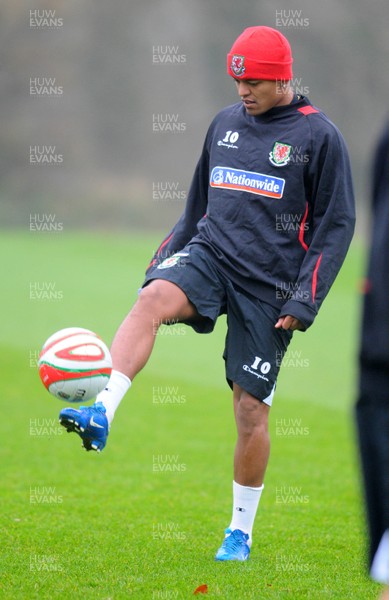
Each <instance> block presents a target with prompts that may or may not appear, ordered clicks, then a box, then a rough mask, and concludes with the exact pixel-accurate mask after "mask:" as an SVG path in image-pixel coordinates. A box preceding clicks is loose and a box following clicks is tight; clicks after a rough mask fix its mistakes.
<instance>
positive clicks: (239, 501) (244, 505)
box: [229, 481, 264, 546]
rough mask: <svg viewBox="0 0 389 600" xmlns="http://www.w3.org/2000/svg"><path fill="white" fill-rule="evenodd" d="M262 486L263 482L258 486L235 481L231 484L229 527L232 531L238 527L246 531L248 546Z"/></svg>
mask: <svg viewBox="0 0 389 600" xmlns="http://www.w3.org/2000/svg"><path fill="white" fill-rule="evenodd" d="M263 488H264V485H263V484H262V485H261V487H258V488H255V487H247V486H245V485H239V483H236V481H234V482H233V484H232V489H233V496H234V500H233V507H232V519H231V524H230V526H229V529H231V530H232V531H234V529H240V530H241V531H244V532H245V533H248V534H249V536H250V537H249V540H248V544H249V546H251V540H252V533H253V525H254V519H255V515H256V513H257V508H258V503H259V499H260V497H261V494H262V490H263Z"/></svg>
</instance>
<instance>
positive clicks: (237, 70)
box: [231, 54, 246, 77]
mask: <svg viewBox="0 0 389 600" xmlns="http://www.w3.org/2000/svg"><path fill="white" fill-rule="evenodd" d="M231 71H232V72H233V74H234V75H237V76H238V77H241V76H242V75H244V72H245V71H246V67H245V66H244V56H240V55H239V54H234V56H233V57H232V59H231Z"/></svg>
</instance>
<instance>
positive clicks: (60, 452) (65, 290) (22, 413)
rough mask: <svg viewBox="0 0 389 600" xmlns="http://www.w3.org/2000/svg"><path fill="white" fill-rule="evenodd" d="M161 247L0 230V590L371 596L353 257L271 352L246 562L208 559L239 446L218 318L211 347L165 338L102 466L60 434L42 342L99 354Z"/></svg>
mask: <svg viewBox="0 0 389 600" xmlns="http://www.w3.org/2000/svg"><path fill="white" fill-rule="evenodd" d="M158 241H159V238H158V236H157V237H151V236H150V235H147V236H146V235H145V236H140V235H134V234H128V235H127V236H125V235H123V234H120V235H114V234H106V233H100V234H98V233H95V234H82V233H68V232H66V231H64V232H62V233H57V234H55V233H51V234H50V233H42V232H41V233H39V232H35V233H34V232H30V233H28V234H26V233H24V234H23V233H18V232H15V233H12V234H11V233H10V234H2V237H1V241H0V244H1V255H2V256H3V257H8V258H7V260H8V263H7V264H6V265H5V267H4V266H3V269H4V272H3V292H2V315H3V320H2V324H1V340H2V341H1V348H0V352H1V365H2V373H3V385H2V410H3V414H2V417H3V418H2V422H1V432H2V434H1V446H2V450H1V451H2V460H1V469H2V478H1V482H2V485H1V488H2V493H1V507H2V510H1V521H2V536H1V537H2V548H1V555H2V560H1V569H2V572H1V583H0V597H1V598H6V599H13V598H28V599H34V598H37V599H38V598H39V599H42V598H44V599H46V598H47V599H52V598H64V599H78V598H80V599H81V598H83V599H84V598H96V599H105V600H108V599H112V600H118V599H122V598H150V599H164V598H169V599H173V598H179V599H181V598H191V597H192V596H193V592H194V591H195V590H196V588H197V587H198V586H200V585H202V584H206V585H207V586H208V594H207V596H206V597H208V598H221V599H234V600H235V599H236V600H240V599H246V598H247V599H249V598H250V599H251V598H255V599H256V598H258V599H267V598H277V599H278V598H290V599H292V600H299V599H300V598H301V599H303V598H312V599H314V600H316V599H321V598H331V599H332V598H334V599H339V600H346V599H349V598H350V599H356V600H362V599H363V600H368V599H373V598H376V597H377V594H378V590H379V586H377V585H375V584H373V583H372V582H371V581H370V580H369V579H368V577H367V576H366V572H365V563H364V548H365V537H364V536H365V533H364V520H363V505H362V502H361V499H360V488H359V473H358V463H357V456H356V448H355V444H354V430H353V414H352V408H353V403H354V399H355V376H356V369H355V355H356V344H357V339H358V324H359V301H358V292H357V283H358V279H359V278H360V275H361V273H362V271H363V253H362V251H361V250H360V249H359V248H358V247H354V248H353V249H352V252H350V254H349V257H348V259H347V262H346V264H345V267H344V269H343V271H342V273H341V275H340V276H339V278H338V280H337V281H336V284H335V286H334V288H333V289H332V291H331V293H330V296H329V297H328V299H327V301H326V302H325V304H324V306H323V309H322V311H321V313H320V315H319V317H318V319H317V321H316V323H315V325H314V327H312V329H311V330H309V331H308V332H307V333H306V334H298V333H297V334H296V335H295V337H294V340H293V342H292V345H291V348H290V350H289V353H288V355H287V357H286V358H285V359H284V368H283V370H282V373H281V376H280V378H279V385H278V393H277V394H276V398H275V401H274V405H273V408H272V413H271V432H272V452H271V459H270V464H269V468H268V472H267V476H266V481H265V490H264V493H263V495H262V499H261V503H260V506H259V511H258V516H257V520H256V524H255V528H254V545H253V549H252V553H251V558H250V560H249V561H248V562H247V563H239V564H219V563H215V562H214V560H213V556H214V553H215V551H216V549H217V548H218V546H219V545H220V542H221V540H222V536H223V529H224V528H225V527H226V526H227V525H228V524H229V520H230V516H231V493H230V492H231V488H232V452H233V446H234V442H235V429H234V421H233V415H232V406H231V399H230V392H229V389H228V388H227V386H226V384H225V380H224V370H223V369H224V366H223V361H222V359H221V354H222V350H223V342H224V334H225V322H224V320H220V321H219V323H218V326H217V328H216V330H215V332H214V333H213V334H212V335H208V336H199V335H196V334H194V333H193V332H192V331H191V330H189V329H188V328H184V327H183V326H180V325H177V326H175V327H174V328H170V329H169V328H163V329H161V331H160V333H159V334H158V339H157V341H156V347H155V351H154V354H153V356H152V358H151V360H150V362H149V364H148V365H147V367H146V369H145V370H144V371H143V372H142V373H141V374H140V375H139V377H138V378H137V379H136V380H135V382H134V384H133V386H132V389H131V390H130V392H129V394H128V396H127V398H126V399H125V401H124V402H123V403H122V405H121V406H120V408H119V410H118V413H117V416H116V420H115V422H114V424H113V427H112V431H111V435H110V438H109V441H108V445H107V448H106V450H105V451H104V452H103V453H102V454H101V455H97V454H95V453H86V452H84V451H83V450H82V449H81V447H80V443H81V442H80V440H79V438H78V436H76V435H75V434H72V435H67V434H66V432H65V431H64V430H62V429H61V428H60V427H59V426H58V424H57V417H58V412H59V410H60V409H61V408H63V407H64V406H65V404H63V403H61V402H60V401H58V400H56V399H55V398H53V397H51V396H50V395H49V394H48V393H47V392H46V391H45V389H44V388H43V386H42V384H41V382H40V380H39V377H38V374H37V370H36V359H37V354H38V353H39V350H40V347H41V345H42V344H43V342H44V341H45V339H46V338H47V337H48V336H49V335H51V334H52V333H53V332H55V331H56V330H58V329H61V328H63V327H68V326H81V327H87V328H90V329H93V330H95V331H97V332H98V333H99V334H100V335H101V336H102V337H103V338H104V339H105V340H106V342H107V343H110V342H111V340H112V337H113V335H114V333H115V331H116V329H117V326H118V325H119V323H120V321H121V320H122V318H123V317H124V316H125V314H126V312H127V311H128V309H129V307H130V306H131V305H132V304H133V302H134V300H135V298H136V295H137V288H138V287H139V285H140V283H141V282H142V277H143V271H144V267H145V265H146V264H147V262H148V259H149V257H150V255H151V253H152V250H153V248H155V247H156V245H157V242H158ZM3 264H4V263H3ZM42 290H43V291H45V293H44V294H41V293H40V292H42ZM161 465H169V467H168V469H169V470H167V468H165V466H163V467H162V466H161ZM161 469H162V470H161Z"/></svg>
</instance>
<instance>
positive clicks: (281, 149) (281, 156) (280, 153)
mask: <svg viewBox="0 0 389 600" xmlns="http://www.w3.org/2000/svg"><path fill="white" fill-rule="evenodd" d="M291 152H292V146H291V145H290V144H284V143H282V142H275V144H274V146H273V148H272V150H271V151H270V152H269V160H270V162H271V164H272V165H274V166H275V167H284V166H285V165H287V164H288V162H289V161H290V154H291Z"/></svg>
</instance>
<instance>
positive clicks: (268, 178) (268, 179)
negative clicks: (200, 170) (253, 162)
mask: <svg viewBox="0 0 389 600" xmlns="http://www.w3.org/2000/svg"><path fill="white" fill-rule="evenodd" d="M210 186H211V187H214V188H224V189H227V190H238V191H242V192H250V193H251V194H258V195H259V196H268V197H269V198H282V195H283V193H284V188H285V179H281V178H280V177H274V176H273V175H264V174H263V173H255V172H254V171H242V170H241V169H231V168H229V167H214V168H213V169H212V173H211V178H210Z"/></svg>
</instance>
